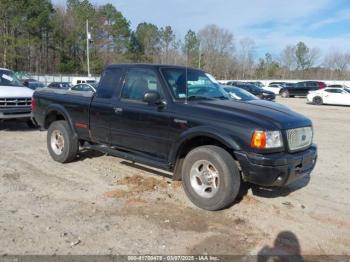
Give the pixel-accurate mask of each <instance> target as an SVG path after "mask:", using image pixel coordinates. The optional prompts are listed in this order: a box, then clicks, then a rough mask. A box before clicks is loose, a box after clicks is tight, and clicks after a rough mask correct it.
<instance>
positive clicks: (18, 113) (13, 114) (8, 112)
mask: <svg viewBox="0 0 350 262" xmlns="http://www.w3.org/2000/svg"><path fill="white" fill-rule="evenodd" d="M18 118H31V109H30V107H29V108H2V109H0V119H18Z"/></svg>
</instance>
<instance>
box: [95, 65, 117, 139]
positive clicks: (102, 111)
mask: <svg viewBox="0 0 350 262" xmlns="http://www.w3.org/2000/svg"><path fill="white" fill-rule="evenodd" d="M122 73H123V71H122V69H120V68H110V69H106V70H105V71H104V73H103V75H102V77H101V82H100V84H99V86H98V88H97V91H96V94H95V95H94V97H93V99H92V102H91V106H90V132H91V137H92V139H93V141H94V142H99V143H110V142H111V139H110V128H111V125H110V123H111V117H112V116H113V114H114V106H113V103H112V101H113V96H114V95H115V94H116V93H117V91H118V89H120V88H119V87H120V81H121V76H122Z"/></svg>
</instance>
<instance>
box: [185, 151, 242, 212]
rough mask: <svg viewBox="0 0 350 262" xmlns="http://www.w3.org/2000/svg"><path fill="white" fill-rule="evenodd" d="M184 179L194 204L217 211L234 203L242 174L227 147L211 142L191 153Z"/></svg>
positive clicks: (186, 162) (186, 189)
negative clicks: (214, 144) (225, 148)
mask: <svg viewBox="0 0 350 262" xmlns="http://www.w3.org/2000/svg"><path fill="white" fill-rule="evenodd" d="M182 181H183V187H184V190H185V192H186V194H187V196H188V198H189V199H190V200H191V201H192V203H193V204H195V205H196V206H198V207H200V208H202V209H206V210H210V211H215V210H221V209H224V208H226V207H228V206H230V205H232V204H233V203H234V201H235V199H236V197H237V195H238V193H239V189H240V185H241V176H240V172H239V170H238V167H237V164H236V163H235V161H234V159H233V158H232V156H231V155H230V154H229V153H228V152H227V151H226V150H224V149H223V148H221V147H218V146H212V145H209V146H200V147H198V148H195V149H193V150H192V151H190V152H189V153H188V154H187V156H186V157H185V160H184V165H183V169H182ZM209 189H210V190H209Z"/></svg>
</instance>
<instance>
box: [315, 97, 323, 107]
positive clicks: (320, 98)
mask: <svg viewBox="0 0 350 262" xmlns="http://www.w3.org/2000/svg"><path fill="white" fill-rule="evenodd" d="M312 103H313V104H314V105H322V104H323V100H322V97H320V96H315V97H314V98H313V99H312Z"/></svg>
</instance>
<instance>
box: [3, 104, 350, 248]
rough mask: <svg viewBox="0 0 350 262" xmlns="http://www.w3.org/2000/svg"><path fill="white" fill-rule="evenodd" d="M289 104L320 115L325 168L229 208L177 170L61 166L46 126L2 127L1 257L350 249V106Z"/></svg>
mask: <svg viewBox="0 0 350 262" xmlns="http://www.w3.org/2000/svg"><path fill="white" fill-rule="evenodd" d="M279 102H281V103H283V104H285V105H287V106H289V107H291V108H292V109H294V110H296V111H298V112H300V113H302V114H305V115H306V116H308V117H310V118H311V119H312V120H313V123H314V130H315V142H316V143H317V144H318V146H319V159H318V163H317V166H316V169H315V170H314V172H313V173H312V175H311V177H310V178H305V179H303V180H301V181H298V182H297V183H295V184H292V185H290V186H289V187H287V188H285V189H274V190H271V189H264V188H257V187H254V188H248V191H247V193H246V195H244V196H243V197H242V199H240V200H239V201H238V203H236V204H235V205H234V206H232V207H231V208H229V209H226V210H223V211H219V212H207V211H203V210H201V209H199V208H197V207H195V206H194V205H193V204H191V202H190V201H189V200H188V199H187V197H186V195H185V193H184V191H183V189H182V186H181V183H179V182H172V180H171V179H169V178H168V177H169V176H168V175H169V174H167V173H164V172H162V171H159V170H154V169H149V168H147V167H144V166H138V165H133V164H131V163H129V162H127V161H124V160H122V159H118V158H114V157H111V156H106V155H103V154H100V153H97V152H92V151H85V152H81V153H80V156H79V158H78V160H77V161H75V162H74V163H70V164H64V165H63V164H59V163H56V162H54V161H53V160H52V159H51V158H50V156H49V155H48V152H47V149H46V132H39V131H36V130H30V129H28V128H26V126H25V125H24V124H22V123H18V122H5V123H0V167H1V168H0V236H1V237H0V254H9V255H10V254H15V255H18V254H95V255H97V254H182V255H183V254H217V255H218V254H268V253H269V252H280V253H293V254H298V253H300V254H303V255H305V254H313V255H316V254H350V250H349V247H350V208H349V207H350V206H349V200H350V157H349V156H350V107H335V106H312V105H307V104H306V103H305V99H302V98H295V99H294V98H293V99H292V98H290V99H279ZM159 175H161V176H159Z"/></svg>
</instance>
